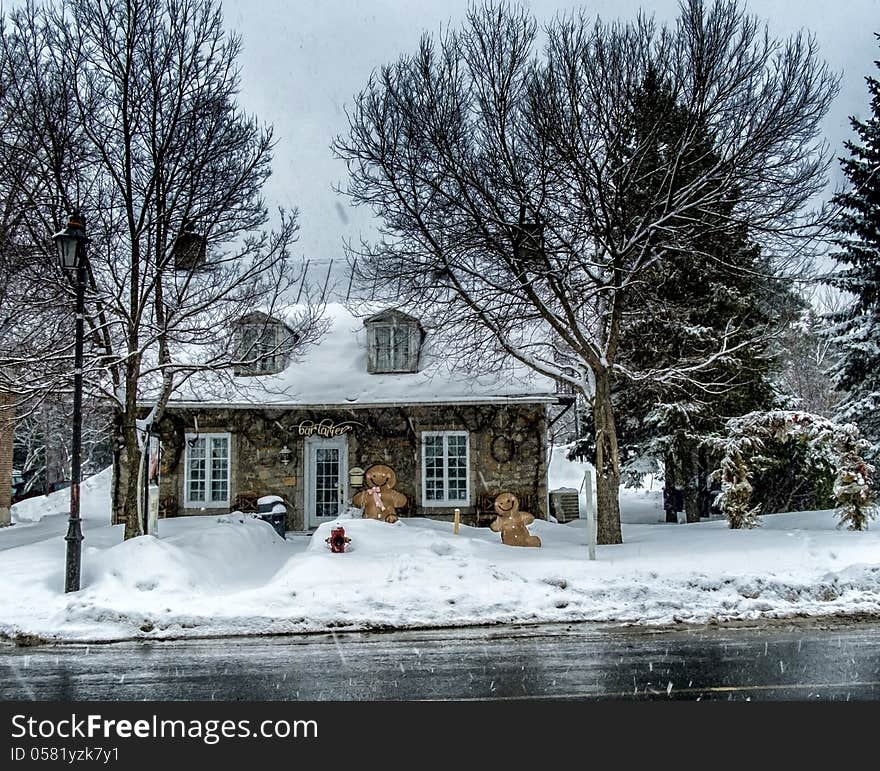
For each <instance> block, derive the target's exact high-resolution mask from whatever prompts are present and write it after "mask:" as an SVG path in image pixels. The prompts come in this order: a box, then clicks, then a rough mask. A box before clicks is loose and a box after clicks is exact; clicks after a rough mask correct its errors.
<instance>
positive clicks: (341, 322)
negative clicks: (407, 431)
mask: <svg viewBox="0 0 880 771" xmlns="http://www.w3.org/2000/svg"><path fill="white" fill-rule="evenodd" d="M290 312H291V313H293V309H291V311H290ZM380 316H381V312H380V313H376V309H375V308H371V309H369V312H365V313H364V317H357V316H355V315H354V314H353V313H352V312H350V311H349V310H348V309H347V308H346V307H345V306H343V305H340V304H337V303H333V304H328V305H327V308H326V311H325V314H324V322H325V323H326V324H327V330H326V332H325V333H324V335H323V336H322V337H321V339H320V340H319V341H318V343H317V344H315V345H312V346H311V347H309V348H308V349H307V350H306V351H305V352H304V354H302V355H300V356H299V357H298V358H296V359H295V360H294V361H292V362H291V364H290V365H289V366H288V367H287V368H286V369H285V370H283V371H282V372H280V373H278V374H273V375H257V376H254V375H250V376H240V377H230V378H227V379H225V380H224V382H223V383H222V384H220V383H219V382H218V383H217V384H216V385H215V384H214V383H212V384H211V387H208V388H205V387H204V385H205V384H204V382H202V384H201V385H197V384H195V383H194V384H193V385H192V386H188V387H186V388H184V389H181V390H179V391H178V392H177V393H176V394H175V396H174V397H172V400H171V402H170V403H169V406H170V407H175V406H176V407H193V406H202V407H207V406H224V407H228V406H235V407H248V406H253V405H272V406H279V407H284V406H290V407H294V406H296V407H306V406H308V407H329V406H338V405H344V406H352V407H367V406H373V405H383V404H437V403H447V402H449V403H457V404H463V403H492V402H496V403H509V402H553V401H555V400H556V394H555V390H556V389H555V384H554V382H553V380H552V379H551V378H548V377H544V376H541V375H537V374H535V373H534V372H532V371H531V370H529V369H528V368H526V367H525V366H524V365H522V364H520V363H519V362H515V361H510V362H509V363H508V364H507V365H505V366H504V367H503V368H501V370H500V371H499V370H498V369H497V368H496V369H492V370H488V369H487V371H486V372H472V371H466V370H463V369H457V368H455V367H454V366H453V364H452V363H451V362H449V361H448V359H447V357H446V356H445V355H444V351H443V350H437V349H438V348H440V346H439V345H438V346H436V348H435V346H434V345H433V343H434V340H433V335H432V334H431V333H430V332H428V334H427V336H426V338H425V340H424V342H423V344H422V350H421V356H420V357H419V371H418V372H414V373H387V374H370V373H368V372H367V339H366V338H367V334H366V328H365V326H364V320H365V317H366V318H367V319H376V318H377V317H380ZM401 316H404V314H401ZM280 317H281V318H284V316H283V315H281V316H280ZM406 318H408V317H406Z"/></svg>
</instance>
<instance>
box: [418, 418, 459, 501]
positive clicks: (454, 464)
mask: <svg viewBox="0 0 880 771" xmlns="http://www.w3.org/2000/svg"><path fill="white" fill-rule="evenodd" d="M470 499H471V484H470V442H469V439H468V432H467V431H423V432H422V505H423V506H467V505H468V504H469V503H470Z"/></svg>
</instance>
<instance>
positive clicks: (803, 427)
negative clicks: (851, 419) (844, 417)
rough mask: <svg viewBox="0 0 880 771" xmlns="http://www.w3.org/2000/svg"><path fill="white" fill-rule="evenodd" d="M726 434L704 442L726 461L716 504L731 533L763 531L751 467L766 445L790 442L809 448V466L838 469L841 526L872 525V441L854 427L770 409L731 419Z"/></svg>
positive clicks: (719, 472) (836, 484)
mask: <svg viewBox="0 0 880 771" xmlns="http://www.w3.org/2000/svg"><path fill="white" fill-rule="evenodd" d="M726 429H727V435H726V436H724V437H718V438H711V439H708V440H706V443H707V445H708V446H710V447H711V448H712V449H713V450H715V451H716V452H718V453H720V454H721V456H722V457H721V462H720V464H719V468H718V470H717V471H716V472H715V475H716V478H718V479H720V482H721V492H720V494H719V496H718V501H717V502H718V505H719V506H720V507H721V510H722V511H723V512H724V513H725V515H726V516H727V521H728V523H729V524H730V527H731V529H739V528H753V527H758V526H759V524H760V523H759V521H758V511H759V507H757V506H751V496H752V485H751V482H750V479H751V476H752V470H753V466H754V463H755V460H756V458H757V456H758V455H759V454H760V452H761V451H762V450H763V448H764V447H765V446H766V445H767V444H769V443H780V442H784V441H786V440H788V439H795V440H796V441H799V442H803V443H805V444H806V446H807V449H808V457H809V459H810V461H811V465H815V466H821V465H829V464H830V465H832V466H833V467H834V468H835V469H836V478H835V482H834V498H835V500H836V502H837V515H838V517H839V519H840V522H839V524H838V527H843V526H846V527H847V529H848V530H865V529H867V526H868V520H869V519H871V518H873V516H874V515H875V514H876V508H875V492H874V490H873V487H872V481H873V475H874V467H873V466H872V465H871V464H870V463H868V462H867V461H866V460H865V459H864V457H863V453H864V452H865V450H866V449H867V448H868V442H866V441H865V440H864V439H863V438H862V436H861V434H860V433H859V429H858V427H857V426H856V425H854V424H853V423H836V422H834V421H833V420H829V419H828V418H824V417H822V416H820V415H814V414H812V413H809V412H795V411H790V410H771V411H769V412H750V413H748V414H747V415H743V416H741V417H737V418H732V419H731V420H729V421H727V423H726Z"/></svg>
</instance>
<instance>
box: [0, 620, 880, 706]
mask: <svg viewBox="0 0 880 771" xmlns="http://www.w3.org/2000/svg"><path fill="white" fill-rule="evenodd" d="M0 672H2V675H3V676H2V678H0V700H4V701H9V700H30V701H33V700H60V701H105V700H107V701H112V700H129V701H136V700H144V699H146V700H151V701H152V700H156V701H164V700H197V701H207V700H220V701H234V700H248V701H276V700H280V701H293V700H308V701H318V700H336V701H348V700H362V701H380V700H499V699H578V700H602V699H626V700H632V699H637V700H645V699H652V700H671V699H684V700H719V699H724V700H786V701H809V700H874V699H880V622H878V621H877V620H876V619H874V620H861V621H854V620H820V621H815V620H805V621H770V622H768V621H762V622H755V623H745V624H738V625H734V626H706V627H687V628H673V629H656V628H643V627H609V626H602V625H596V624H571V625H542V626H506V627H501V626H494V627H472V628H467V629H443V630H413V631H398V632H373V633H339V634H324V635H311V636H297V637H264V638H223V639H203V640H181V641H168V642H158V641H143V642H126V643H114V644H107V645H62V646H35V647H19V646H13V645H11V644H4V645H0Z"/></svg>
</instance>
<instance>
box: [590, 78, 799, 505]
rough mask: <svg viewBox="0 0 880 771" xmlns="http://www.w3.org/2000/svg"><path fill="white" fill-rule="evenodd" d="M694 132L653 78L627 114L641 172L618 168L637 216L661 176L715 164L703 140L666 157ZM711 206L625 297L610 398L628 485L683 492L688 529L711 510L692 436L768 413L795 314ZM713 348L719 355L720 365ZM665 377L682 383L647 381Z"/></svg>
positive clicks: (680, 226)
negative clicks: (660, 482) (682, 136)
mask: <svg viewBox="0 0 880 771" xmlns="http://www.w3.org/2000/svg"><path fill="white" fill-rule="evenodd" d="M693 125H694V121H693V120H692V119H691V117H690V116H689V115H688V113H687V109H686V108H685V107H684V106H682V105H680V104H678V103H677V102H676V99H675V96H674V94H673V93H672V91H671V89H670V88H669V87H668V86H667V85H666V84H664V83H662V82H661V81H660V80H659V79H658V78H656V76H655V75H654V74H653V73H651V72H649V73H648V76H647V77H646V78H645V81H644V83H643V85H642V88H641V89H640V90H639V93H638V95H637V98H636V100H635V102H634V105H633V118H632V122H631V127H632V128H631V135H630V136H629V137H628V141H627V143H626V145H627V147H639V148H640V150H639V152H638V153H637V157H638V158H639V162H638V166H637V167H635V168H634V167H632V166H631V165H628V164H622V166H623V168H626V169H627V178H626V180H625V181H624V182H629V184H628V185H627V184H625V183H624V184H621V185H620V186H619V188H618V189H619V190H621V191H622V192H621V195H626V196H628V197H629V199H630V200H631V207H632V210H633V211H641V210H643V207H644V201H645V200H653V199H654V198H655V197H656V196H655V193H654V191H653V190H652V188H654V187H656V186H658V185H660V184H667V183H666V182H665V181H664V180H663V177H664V176H665V175H667V174H669V169H670V168H675V169H676V172H675V173H676V174H677V179H676V184H675V188H684V187H686V186H687V185H688V184H689V183H690V182H691V180H692V179H693V178H694V177H695V176H697V175H705V174H706V173H707V169H711V168H712V166H713V164H715V162H716V159H717V155H716V153H715V151H714V148H713V143H712V138H711V135H710V133H709V132H708V131H706V130H705V129H703V130H702V136H700V137H699V138H698V141H695V142H692V143H690V145H689V147H690V152H689V154H688V156H686V157H681V158H678V159H676V158H673V157H670V155H671V153H674V152H676V148H677V147H678V146H679V144H680V143H679V142H677V141H676V136H677V135H678V133H680V132H682V131H687V130H688V127H689V126H690V127H693ZM691 130H693V129H692V128H691ZM646 148H647V149H646ZM623 152H627V150H624V151H623ZM634 155H636V154H635V153H634ZM709 198H710V200H711V203H712V205H711V207H708V206H707V207H701V208H700V209H699V210H698V211H694V212H691V213H689V214H688V216H687V217H682V218H680V219H679V220H678V221H674V222H669V223H668V224H667V227H666V228H664V229H662V230H658V231H657V232H656V234H655V244H654V246H655V248H656V249H659V250H662V251H663V252H664V254H665V255H666V259H665V260H664V261H663V262H662V263H658V264H657V265H656V266H654V267H653V268H652V269H650V270H649V271H647V272H646V275H645V280H644V281H642V282H640V283H639V284H637V285H635V286H634V287H633V288H632V290H631V292H632V299H633V302H631V303H629V304H628V311H627V313H626V314H625V315H624V318H623V320H622V323H621V337H620V351H619V354H618V363H619V366H618V376H617V378H616V381H615V386H614V393H613V399H614V404H615V410H616V413H617V415H618V416H619V418H618V420H619V424H618V431H619V435H620V448H621V463H622V466H623V471H624V475H625V479H626V480H627V481H629V482H634V481H637V480H638V479H639V478H640V477H641V476H642V475H643V474H644V473H646V472H652V471H653V472H656V471H662V472H663V473H664V476H665V481H666V486H667V492H668V494H669V497H670V498H671V496H672V491H673V488H676V487H681V488H684V490H685V501H684V503H685V508H686V510H687V514H688V518H689V519H690V520H693V519H697V518H698V517H699V513H700V512H701V511H702V512H703V513H705V512H707V510H708V507H709V500H708V474H709V471H710V469H709V468H708V465H709V463H708V459H707V458H706V457H705V454H701V452H700V450H699V448H698V443H697V442H696V441H694V440H693V439H690V438H688V437H689V436H693V435H695V434H707V433H712V432H715V431H720V430H721V429H722V428H723V425H724V421H725V420H726V419H727V418H729V417H731V416H735V415H742V414H744V413H747V412H751V411H752V410H762V409H767V408H769V407H770V406H771V405H772V404H773V403H774V400H775V396H776V394H775V390H774V387H773V385H772V382H771V376H770V371H771V367H772V365H773V358H774V357H773V352H772V350H771V340H772V335H773V333H774V332H775V331H776V330H777V329H778V328H779V326H780V324H781V322H782V320H783V319H784V317H785V316H786V315H787V312H788V306H789V305H792V304H793V303H794V301H793V299H792V295H791V293H790V292H788V291H787V290H785V289H784V288H783V287H782V286H781V282H778V281H776V280H775V279H774V278H773V276H772V266H771V265H770V263H769V261H768V260H766V259H765V258H764V257H763V256H762V255H761V252H760V250H759V249H758V248H757V247H755V246H754V245H753V244H751V243H750V242H749V239H748V237H747V234H746V233H745V232H744V231H743V230H740V231H732V230H731V229H730V228H729V227H728V223H726V222H725V221H724V220H725V218H726V216H727V215H728V214H729V211H730V209H731V207H732V205H733V203H734V202H733V201H731V200H728V199H725V198H724V197H723V196H721V195H719V196H718V197H716V198H712V197H711V196H709ZM720 340H725V341H726V351H725V352H724V353H723V354H721V355H717V351H718V350H719V341H720ZM668 371H676V372H679V373H682V372H684V373H687V375H685V376H681V377H676V378H668V377H654V376H652V374H651V373H661V372H668ZM585 449H586V448H585V447H584V448H579V450H580V451H583V450H585Z"/></svg>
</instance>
